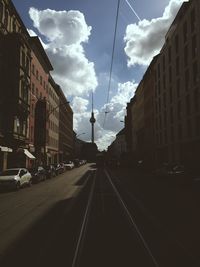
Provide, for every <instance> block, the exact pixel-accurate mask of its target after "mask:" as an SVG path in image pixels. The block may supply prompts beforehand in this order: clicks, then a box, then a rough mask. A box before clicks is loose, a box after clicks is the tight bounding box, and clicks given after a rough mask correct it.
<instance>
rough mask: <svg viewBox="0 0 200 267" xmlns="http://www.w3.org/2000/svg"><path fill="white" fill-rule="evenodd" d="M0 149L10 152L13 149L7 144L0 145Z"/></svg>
mask: <svg viewBox="0 0 200 267" xmlns="http://www.w3.org/2000/svg"><path fill="white" fill-rule="evenodd" d="M0 150H1V151H2V152H12V151H13V150H12V148H9V147H7V146H0Z"/></svg>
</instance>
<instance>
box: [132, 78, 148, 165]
mask: <svg viewBox="0 0 200 267" xmlns="http://www.w3.org/2000/svg"><path fill="white" fill-rule="evenodd" d="M131 111H132V114H131V118H132V122H131V124H132V155H133V161H134V162H137V161H139V160H140V161H141V160H142V161H143V160H144V151H145V150H144V149H145V148H144V137H145V129H144V88H143V80H142V81H141V82H140V84H139V85H138V87H137V89H136V92H135V95H134V97H133V100H132V109H131Z"/></svg>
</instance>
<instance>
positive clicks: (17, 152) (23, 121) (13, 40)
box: [0, 0, 32, 169]
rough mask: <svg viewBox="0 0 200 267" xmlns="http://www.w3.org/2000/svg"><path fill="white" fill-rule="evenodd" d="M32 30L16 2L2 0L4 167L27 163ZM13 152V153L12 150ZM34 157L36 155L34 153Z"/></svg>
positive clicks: (0, 104) (0, 95)
mask: <svg viewBox="0 0 200 267" xmlns="http://www.w3.org/2000/svg"><path fill="white" fill-rule="evenodd" d="M28 41H29V34H28V32H27V30H26V27H25V26H24V24H23V22H22V20H21V19H20V17H19V15H18V13H17V11H16V9H15V7H14V5H13V4H12V2H11V1H9V0H0V57H1V64H0V71H1V76H0V84H1V88H2V89H1V91H0V99H1V102H0V114H3V116H2V115H1V117H0V120H1V122H0V127H1V129H0V132H1V134H0V138H1V139H0V146H1V147H3V149H1V152H0V158H1V160H0V162H1V166H0V168H4V169H5V168H6V167H14V166H19V165H20V166H26V164H27V157H29V156H30V154H29V152H28V150H27V149H28V136H29V131H28V124H29V111H30V105H29V104H30V99H29V90H30V62H31V50H30V46H29V42H28ZM8 152H12V153H8ZM31 157H32V155H31Z"/></svg>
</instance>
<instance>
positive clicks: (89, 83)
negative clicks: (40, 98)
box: [29, 7, 98, 96]
mask: <svg viewBox="0 0 200 267" xmlns="http://www.w3.org/2000/svg"><path fill="white" fill-rule="evenodd" d="M29 15H30V17H31V19H32V20H33V22H34V26H35V27H36V28H37V30H38V31H39V33H40V34H42V35H43V36H44V37H45V41H46V47H45V48H46V52H47V54H48V56H49V58H50V60H51V62H52V65H53V67H54V71H53V73H52V76H53V77H54V79H55V81H56V82H57V83H58V84H59V85H60V86H61V88H62V89H63V91H64V92H65V94H66V95H67V96H75V95H76V96H77V95H78V96H81V95H87V94H88V93H89V92H90V91H92V90H93V91H94V90H95V88H96V87H97V85H98V82H97V78H96V74H95V69H94V63H93V62H89V61H88V59H87V58H86V55H85V51H84V48H83V43H87V42H88V40H89V36H90V34H91V30H92V27H90V26H88V25H87V24H86V21H85V18H84V15H83V14H82V13H81V12H79V11H75V10H71V11H65V10H64V11H55V10H50V9H46V10H42V11H41V10H37V9H35V8H33V7H32V8H30V10H29Z"/></svg>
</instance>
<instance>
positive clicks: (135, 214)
mask: <svg viewBox="0 0 200 267" xmlns="http://www.w3.org/2000/svg"><path fill="white" fill-rule="evenodd" d="M95 176H96V177H95V182H94V183H93V186H91V191H90V196H89V198H88V203H87V208H86V212H85V216H84V220H83V224H82V231H80V236H79V241H80V240H81V242H78V243H77V246H78V247H79V248H77V249H76V254H75V255H76V256H75V258H76V260H74V261H73V264H72V267H85V266H87V267H90V266H91V267H92V266H95V267H99V266H104V267H107V266H109V267H110V266H137V267H140V266H141V267H143V266H144V267H151V266H157V267H159V266H160V267H169V266H170V267H179V266H181V267H183V266H185V267H189V266H190V267H192V266H195V267H197V266H199V263H198V262H197V260H196V259H194V258H193V257H192V256H191V255H190V254H189V253H188V252H187V251H186V250H185V248H184V247H182V246H181V244H179V243H178V242H177V241H176V240H174V239H173V238H170V236H168V235H167V233H166V231H163V229H162V228H160V227H158V226H157V225H155V224H153V223H152V222H150V221H149V219H148V218H147V217H146V216H145V215H144V213H143V211H141V210H140V208H139V207H138V205H137V203H135V201H134V200H133V198H130V196H129V195H128V194H127V192H125V191H124V189H123V188H122V187H121V185H120V184H119V183H118V182H116V178H114V177H112V176H111V175H110V174H109V172H108V171H107V170H105V169H104V170H103V169H102V170H98V171H97V173H96V175H95ZM80 243H81V245H80ZM80 247H81V249H80Z"/></svg>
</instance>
